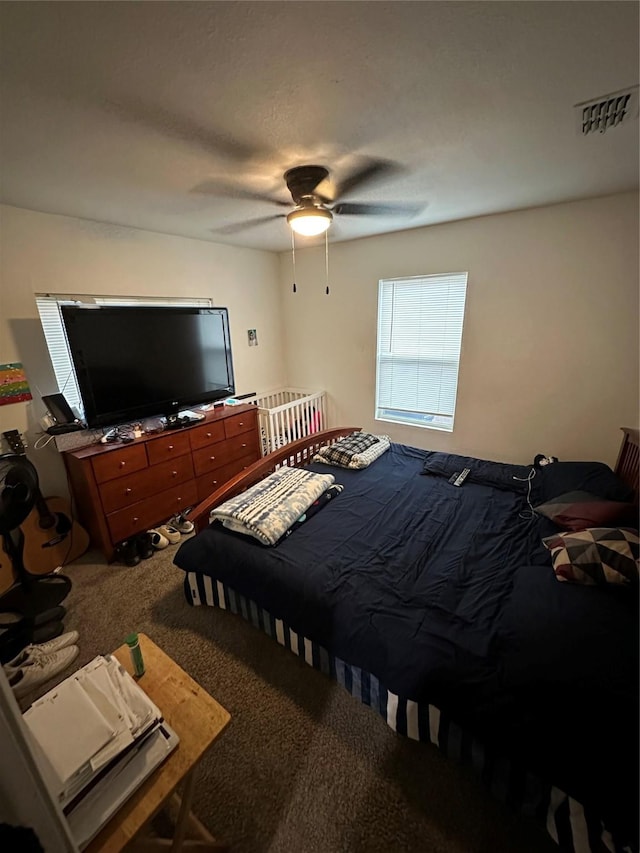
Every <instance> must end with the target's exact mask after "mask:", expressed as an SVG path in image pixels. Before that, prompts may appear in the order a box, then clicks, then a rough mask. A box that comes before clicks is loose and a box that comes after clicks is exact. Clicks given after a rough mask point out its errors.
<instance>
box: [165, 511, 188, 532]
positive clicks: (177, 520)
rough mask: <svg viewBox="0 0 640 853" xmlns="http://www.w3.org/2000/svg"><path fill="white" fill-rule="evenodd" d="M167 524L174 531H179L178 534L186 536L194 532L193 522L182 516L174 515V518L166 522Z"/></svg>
mask: <svg viewBox="0 0 640 853" xmlns="http://www.w3.org/2000/svg"><path fill="white" fill-rule="evenodd" d="M167 524H170V525H171V526H172V527H175V528H176V530H179V531H180V533H184V534H187V533H193V531H194V526H193V521H189V520H188V519H186V518H185V517H184V515H174V517H173V518H172V519H171V520H170V521H168V522H167Z"/></svg>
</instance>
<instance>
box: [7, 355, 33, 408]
mask: <svg viewBox="0 0 640 853" xmlns="http://www.w3.org/2000/svg"><path fill="white" fill-rule="evenodd" d="M31 399H32V397H31V391H30V390H29V383H28V382H27V377H26V375H25V372H24V369H23V367H22V365H21V364H20V362H19V361H16V362H13V363H11V364H0V406H8V405H9V403H24V402H25V400H31Z"/></svg>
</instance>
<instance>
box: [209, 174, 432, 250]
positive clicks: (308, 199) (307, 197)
mask: <svg viewBox="0 0 640 853" xmlns="http://www.w3.org/2000/svg"><path fill="white" fill-rule="evenodd" d="M399 171H400V167H399V166H397V165H396V164H395V163H392V162H390V161H388V160H370V161H368V162H367V163H366V164H365V165H363V166H360V167H359V168H358V169H356V170H355V171H353V172H352V173H351V174H349V175H348V176H347V177H346V178H344V179H343V180H342V181H341V182H340V184H338V185H337V186H336V185H335V184H334V183H333V182H332V181H331V180H330V178H329V170H328V169H327V168H325V167H324V166H295V167H294V168H292V169H288V170H287V171H286V172H285V173H284V176H283V177H284V181H285V183H286V185H287V189H288V190H289V192H290V193H291V198H292V201H293V205H294V207H293V210H291V211H290V212H289V213H274V214H272V215H271V216H261V217H258V218H256V219H249V220H246V221H245V222H238V223H234V224H231V225H225V226H223V227H221V228H217V229H214V233H217V234H235V233H237V232H239V231H244V230H245V229H246V228H253V227H255V226H257V225H262V224H263V223H266V222H271V221H273V220H275V219H284V218H286V220H287V223H288V224H289V227H290V228H291V229H292V230H293V231H295V233H296V234H301V235H302V236H305V237H314V236H316V235H318V234H323V233H324V232H325V231H327V230H328V229H329V227H330V226H331V223H332V222H333V218H334V216H405V217H408V216H412V215H414V214H415V213H417V212H418V211H419V210H420V209H421V206H419V205H392V204H377V203H373V204H366V203H361V202H349V201H342V200H341V199H342V198H343V197H344V196H345V195H348V194H351V193H352V192H353V191H354V190H355V189H360V188H362V187H363V186H365V184H370V183H373V182H374V181H377V180H381V179H382V178H385V177H388V176H389V175H390V174H394V173H397V172H399ZM197 190H198V192H205V193H212V194H214V195H228V196H232V197H235V198H250V199H256V200H260V201H268V202H271V203H272V204H276V205H278V206H279V207H291V204H290V203H289V202H286V201H282V200H281V199H278V198H273V197H272V196H269V195H265V194H263V193H259V192H252V191H251V190H244V189H241V188H236V187H229V186H225V185H222V184H220V183H217V182H207V183H205V184H202V185H200V186H199V187H198V188H197Z"/></svg>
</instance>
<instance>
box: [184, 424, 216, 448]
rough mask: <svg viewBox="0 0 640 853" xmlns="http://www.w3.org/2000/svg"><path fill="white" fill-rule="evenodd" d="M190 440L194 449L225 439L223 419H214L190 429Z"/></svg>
mask: <svg viewBox="0 0 640 853" xmlns="http://www.w3.org/2000/svg"><path fill="white" fill-rule="evenodd" d="M189 441H190V443H191V449H192V450H198V449H199V448H200V447H207V445H209V444H215V442H216V441H224V424H223V423H222V421H214V422H213V423H210V424H206V425H205V426H199V427H195V428H194V429H190V430H189Z"/></svg>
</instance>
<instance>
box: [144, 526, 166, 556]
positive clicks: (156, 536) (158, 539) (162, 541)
mask: <svg viewBox="0 0 640 853" xmlns="http://www.w3.org/2000/svg"><path fill="white" fill-rule="evenodd" d="M147 533H148V534H149V536H151V544H152V545H153V547H154V548H155V549H156V551H161V550H162V549H163V548H166V547H167V545H168V544H169V540H168V539H167V537H166V536H163V535H162V533H160V531H159V530H156V529H155V528H154V529H153V530H147Z"/></svg>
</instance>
